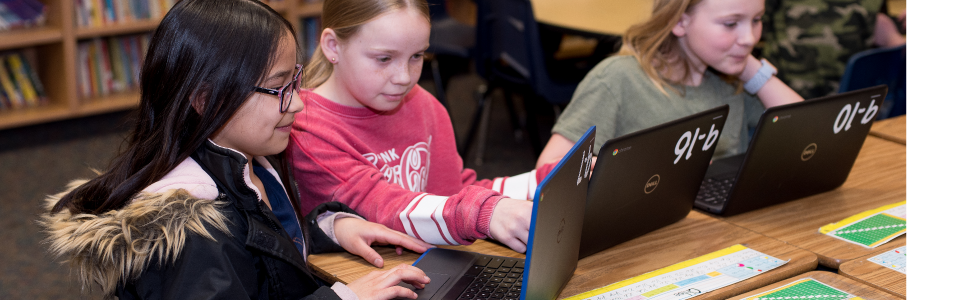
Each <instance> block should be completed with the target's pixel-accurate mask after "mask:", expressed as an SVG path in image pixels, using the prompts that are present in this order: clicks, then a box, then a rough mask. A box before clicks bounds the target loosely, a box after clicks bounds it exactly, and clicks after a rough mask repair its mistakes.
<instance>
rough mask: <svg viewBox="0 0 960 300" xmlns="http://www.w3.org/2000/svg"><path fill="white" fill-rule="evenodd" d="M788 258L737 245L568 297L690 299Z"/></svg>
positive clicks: (768, 268)
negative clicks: (776, 256) (780, 257)
mask: <svg viewBox="0 0 960 300" xmlns="http://www.w3.org/2000/svg"><path fill="white" fill-rule="evenodd" d="M788 261H789V260H786V261H784V260H781V259H777V258H775V257H773V256H770V255H766V254H763V253H761V252H759V251H756V250H753V249H750V248H747V247H745V246H743V245H734V246H732V247H728V248H726V249H723V250H719V251H716V252H713V253H710V254H707V255H704V256H701V257H697V258H694V259H691V260H687V261H684V262H681V263H678V264H674V265H671V266H669V267H666V268H663V269H659V270H656V271H653V272H650V273H646V274H643V275H640V276H637V277H633V278H630V279H626V280H623V281H620V282H617V283H614V284H611V285H608V286H605V287H602V288H599V289H595V290H592V291H589V292H586V293H582V294H579V295H576V296H573V297H570V298H566V299H574V300H580V299H590V300H645V299H657V300H667V299H671V300H673V299H688V298H692V297H695V296H697V295H700V294H703V293H706V292H710V291H713V290H716V289H719V288H722V287H725V286H728V285H731V284H734V283H737V282H740V281H743V280H746V279H748V278H750V277H753V276H757V275H759V274H762V273H764V272H767V271H769V270H772V269H775V268H777V267H779V266H782V265H784V264H786V263H787V262H788Z"/></svg>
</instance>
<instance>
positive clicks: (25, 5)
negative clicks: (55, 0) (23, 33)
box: [0, 0, 47, 31]
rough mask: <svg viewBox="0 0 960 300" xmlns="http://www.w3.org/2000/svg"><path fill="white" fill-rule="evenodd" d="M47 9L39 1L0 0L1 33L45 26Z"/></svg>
mask: <svg viewBox="0 0 960 300" xmlns="http://www.w3.org/2000/svg"><path fill="white" fill-rule="evenodd" d="M46 20H47V7H46V6H45V5H44V4H43V3H41V2H39V1H37V0H0V31H6V30H12V29H20V28H29V27H38V26H43V25H44V24H45V23H46Z"/></svg>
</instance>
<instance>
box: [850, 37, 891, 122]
mask: <svg viewBox="0 0 960 300" xmlns="http://www.w3.org/2000/svg"><path fill="white" fill-rule="evenodd" d="M881 84H886V85H887V88H888V92H887V98H885V99H884V100H883V106H881V107H880V111H879V112H877V120H882V119H886V118H890V117H896V116H899V115H904V114H906V113H907V45H902V46H899V47H890V48H881V49H870V50H866V51H861V52H859V53H857V54H854V55H853V56H852V57H850V60H849V61H848V62H847V67H846V69H845V71H844V72H843V77H842V79H841V80H840V90H839V91H840V92H841V93H842V92H847V91H852V90H857V89H861V88H866V87H871V86H875V85H881Z"/></svg>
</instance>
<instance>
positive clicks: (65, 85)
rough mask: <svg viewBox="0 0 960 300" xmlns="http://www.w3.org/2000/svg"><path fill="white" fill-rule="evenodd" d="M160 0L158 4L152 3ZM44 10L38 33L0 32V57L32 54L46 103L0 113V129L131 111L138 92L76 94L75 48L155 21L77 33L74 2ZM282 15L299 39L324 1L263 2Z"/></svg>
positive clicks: (48, 1)
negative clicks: (22, 51) (308, 19)
mask: <svg viewBox="0 0 960 300" xmlns="http://www.w3.org/2000/svg"><path fill="white" fill-rule="evenodd" d="M151 1H160V0H151ZM40 2H42V3H44V4H45V5H46V6H47V22H46V24H45V25H44V26H42V27H39V28H29V29H19V30H13V31H7V32H0V52H7V51H16V50H19V49H28V48H31V49H34V50H35V51H36V53H37V58H38V59H37V66H36V68H37V70H36V72H37V73H38V74H39V77H40V82H42V83H43V86H44V89H45V91H46V94H47V102H46V104H43V105H41V106H38V107H30V108H21V109H10V110H4V111H0V130H4V129H9V128H16V127H21V126H28V125H34V124H40V123H45V122H52V121H57V120H64V119H69V118H76V117H81V116H89V115H95V114H102V113H107V112H114V111H120V110H124V109H130V108H133V107H135V106H136V105H137V102H138V101H139V96H140V95H139V92H138V91H129V92H122V93H117V94H111V95H108V96H103V97H92V98H84V97H82V96H81V95H80V91H79V89H78V81H79V79H78V78H77V44H78V42H80V41H82V40H88V39H93V38H106V37H112V36H119V35H128V34H136V33H148V32H150V31H152V30H154V29H155V28H156V27H157V25H158V24H160V20H159V19H152V20H143V21H132V22H128V23H121V24H116V25H107V26H102V27H93V28H78V27H77V26H76V25H75V24H76V23H77V22H76V20H75V18H76V17H77V16H76V13H75V7H74V5H76V3H77V1H76V0H40ZM267 4H268V5H270V7H272V8H273V9H274V10H276V11H277V12H279V13H280V14H281V15H283V16H284V17H285V18H286V19H287V20H288V21H290V23H291V24H293V26H294V29H295V30H297V32H298V34H299V32H300V31H301V30H302V28H301V26H302V22H301V19H302V18H306V17H315V16H319V15H320V14H321V13H322V11H323V3H322V1H308V0H279V1H277V0H273V1H267Z"/></svg>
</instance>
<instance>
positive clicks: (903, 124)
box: [870, 115, 907, 145]
mask: <svg viewBox="0 0 960 300" xmlns="http://www.w3.org/2000/svg"><path fill="white" fill-rule="evenodd" d="M870 135H872V136H875V137H878V138H881V139H885V140H888V141H891V142H896V143H900V144H904V145H906V144H907V115H902V116H897V117H893V118H889V119H885V120H880V121H876V122H873V127H870Z"/></svg>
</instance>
